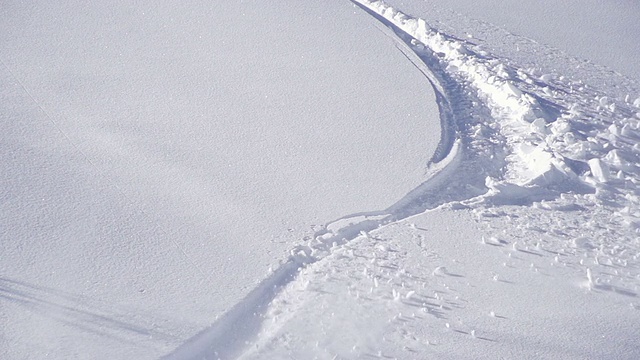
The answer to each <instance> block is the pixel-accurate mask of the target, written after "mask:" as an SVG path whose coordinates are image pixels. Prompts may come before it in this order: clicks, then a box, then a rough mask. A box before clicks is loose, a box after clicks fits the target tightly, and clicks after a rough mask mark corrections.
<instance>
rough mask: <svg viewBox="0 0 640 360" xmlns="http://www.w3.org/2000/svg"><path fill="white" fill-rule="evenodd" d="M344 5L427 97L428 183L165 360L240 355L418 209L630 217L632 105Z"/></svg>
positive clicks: (396, 14) (303, 259) (317, 243)
mask: <svg viewBox="0 0 640 360" xmlns="http://www.w3.org/2000/svg"><path fill="white" fill-rule="evenodd" d="M352 2H353V3H354V4H355V5H357V6H358V7H360V8H361V9H363V10H364V11H365V12H367V13H368V14H370V15H371V16H372V17H373V18H375V19H376V20H377V21H379V22H381V23H382V24H384V25H385V26H388V27H389V28H391V29H392V31H393V32H394V33H395V34H396V35H397V39H398V45H397V47H398V49H399V50H400V51H402V52H403V53H404V55H405V56H406V58H407V59H408V60H409V61H411V62H412V63H413V64H414V65H415V66H416V67H417V68H418V69H419V70H420V71H422V73H423V74H424V75H425V76H426V77H427V78H428V79H429V81H430V83H431V85H432V87H433V89H434V91H435V94H436V101H437V103H438V108H439V112H440V119H441V127H442V130H441V140H440V143H439V145H438V147H437V150H436V151H435V153H434V154H433V157H432V158H431V160H430V162H429V164H428V169H427V174H426V180H425V181H424V182H423V183H422V184H421V185H419V186H418V187H416V188H415V189H414V190H412V191H410V192H409V193H408V194H406V195H405V196H404V197H403V198H401V199H399V200H398V201H397V202H396V203H395V204H393V205H392V206H390V207H389V208H387V209H385V210H381V211H371V212H361V213H356V214H351V215H347V216H344V217H341V218H339V219H336V220H334V221H331V222H328V223H327V224H325V226H324V227H323V229H322V230H320V231H318V232H316V234H315V236H314V237H313V238H312V239H311V240H309V241H307V242H305V243H303V244H301V245H298V246H297V247H295V248H294V249H292V250H291V255H290V257H289V259H288V260H287V261H286V262H284V263H283V264H282V265H281V266H280V267H279V268H278V269H277V270H275V271H274V272H273V273H272V274H271V275H270V276H269V277H267V278H266V279H265V280H264V281H263V282H262V283H260V284H259V285H258V287H257V288H256V289H254V290H253V291H252V292H251V293H250V294H249V295H248V296H247V297H246V298H245V299H244V300H242V301H241V302H240V303H238V304H236V306H234V307H233V308H232V309H231V310H230V311H229V312H227V313H226V314H225V315H224V316H222V317H221V318H220V319H219V320H218V321H217V322H215V323H214V324H213V325H212V326H211V327H209V328H208V329H205V330H204V331H202V332H201V333H200V334H198V335H197V336H195V337H194V338H192V339H190V340H188V341H187V342H185V343H184V344H183V345H182V346H180V347H179V348H178V349H176V350H175V351H174V352H172V353H171V354H169V355H167V356H166V357H165V359H209V358H212V359H217V358H222V359H228V358H234V357H237V356H239V355H241V354H242V353H243V350H244V349H246V348H247V347H248V346H251V344H252V342H253V341H254V340H255V337H256V336H258V333H259V331H260V328H261V321H262V315H263V314H264V313H265V311H266V309H268V307H269V305H270V302H271V301H272V300H273V299H274V298H275V297H276V296H277V295H278V292H279V291H280V290H281V289H282V288H283V287H284V286H286V285H287V284H288V283H290V282H291V281H292V280H293V279H295V278H296V276H297V273H298V272H299V271H300V270H301V269H302V268H304V267H305V266H306V265H308V264H311V263H314V262H317V261H318V260H320V259H323V258H325V257H326V256H327V255H329V254H331V253H332V249H334V248H336V247H337V246H340V245H342V244H345V243H347V242H349V241H350V240H352V239H354V238H356V237H358V236H359V235H361V234H366V233H367V232H369V231H371V230H374V229H377V228H379V227H381V226H384V225H386V224H389V223H392V222H395V221H398V220H401V219H404V218H407V217H409V216H412V215H415V214H418V213H421V212H424V211H425V210H428V209H434V208H437V207H441V206H449V207H452V208H459V207H477V206H489V207H490V206H500V205H516V206H520V205H530V204H532V203H534V202H540V201H554V200H556V199H561V198H562V197H563V196H565V195H566V194H580V195H581V196H584V197H585V199H591V200H592V201H593V202H595V203H597V202H599V201H600V202H602V201H606V200H611V199H612V197H616V198H618V199H623V200H620V202H619V203H628V204H629V206H628V207H627V208H626V209H627V213H625V214H626V215H624V216H627V217H628V215H629V214H628V213H629V212H633V211H635V210H631V209H638V208H639V206H640V194H638V193H637V191H636V190H635V189H636V188H637V186H636V184H637V183H638V182H640V177H639V176H638V173H639V172H640V171H639V169H638V168H637V165H635V164H636V163H637V162H638V161H637V160H638V153H639V150H640V148H639V147H638V145H637V140H638V139H640V109H638V108H639V107H640V99H639V100H636V101H635V102H636V103H637V104H636V103H633V101H632V100H631V99H626V100H625V101H624V102H620V101H615V100H612V99H609V98H608V97H606V96H605V95H604V94H602V93H599V92H598V91H597V90H595V89H591V88H588V87H586V86H584V85H583V84H581V83H580V82H577V81H573V80H570V79H566V78H564V77H562V76H557V75H552V74H537V73H536V71H535V69H522V68H518V67H517V66H516V65H513V64H511V63H510V62H509V60H508V59H499V58H497V57H495V56H493V55H492V54H490V53H488V52H486V51H484V50H482V49H479V48H477V47H474V45H473V44H470V43H467V42H465V41H464V40H461V39H457V38H455V37H452V36H448V35H446V34H443V33H441V32H439V31H438V30H436V29H434V28H432V27H430V26H429V25H428V24H427V23H426V21H425V20H423V19H420V18H414V17H411V16H409V15H406V14H404V13H402V12H400V11H398V10H396V9H394V8H392V7H391V6H389V5H387V4H386V3H384V2H383V1H368V0H352ZM603 134H604V135H603ZM591 200H590V201H591ZM632 215H633V216H634V219H635V218H636V217H635V216H636V215H639V216H640V214H635V213H634V214H632ZM621 216H622V215H621ZM629 216H630V215H629ZM629 221H630V223H631V224H632V225H633V224H636V225H637V224H638V223H640V222H637V223H636V222H634V221H635V220H629ZM636 225H633V226H636Z"/></svg>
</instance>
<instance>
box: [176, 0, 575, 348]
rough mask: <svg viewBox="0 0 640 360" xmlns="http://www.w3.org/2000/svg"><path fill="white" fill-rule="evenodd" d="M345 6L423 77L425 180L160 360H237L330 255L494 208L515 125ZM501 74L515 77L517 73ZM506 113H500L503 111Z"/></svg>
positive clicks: (330, 226)
mask: <svg viewBox="0 0 640 360" xmlns="http://www.w3.org/2000/svg"><path fill="white" fill-rule="evenodd" d="M350 1H351V2H352V3H353V4H354V5H356V6H358V7H359V8H360V9H362V10H363V11H365V12H366V13H367V14H369V15H370V16H371V17H373V18H374V19H375V20H377V21H378V22H379V23H381V24H383V25H384V26H386V27H388V28H389V29H391V31H392V32H393V34H394V36H395V39H396V40H397V42H398V44H397V46H396V47H397V48H398V50H399V51H401V52H402V53H403V54H404V56H405V57H406V58H407V60H409V61H411V62H412V63H413V65H414V66H415V67H416V68H418V69H419V70H420V71H421V72H422V73H423V74H424V75H425V77H426V78H427V79H428V80H429V82H430V84H431V87H432V88H433V91H434V93H435V97H436V102H437V105H438V109H439V116H440V122H441V138H440V141H439V144H438V146H437V148H436V150H435V152H434V154H433V155H432V158H431V159H430V161H429V163H428V165H427V174H426V180H425V181H424V182H423V183H422V184H420V185H419V186H417V187H416V188H415V189H413V190H411V191H410V192H408V193H407V194H406V195H405V196H404V197H402V198H401V199H399V200H398V201H397V202H396V203H395V204H393V205H392V206H390V207H389V208H387V209H384V210H380V211H369V212H360V213H355V214H350V215H347V216H343V217H341V218H339V219H336V220H333V221H330V222H328V223H326V224H325V225H324V227H323V229H322V230H320V231H318V232H316V233H315V234H314V236H313V238H312V239H311V240H309V241H308V242H307V243H305V244H302V245H298V246H296V247H295V248H294V249H292V250H291V255H290V256H289V258H288V259H287V260H286V261H285V262H284V263H283V264H282V265H281V266H280V267H279V268H278V269H277V270H275V271H274V272H273V273H271V274H270V275H269V276H268V277H267V278H265V279H264V280H263V281H262V282H261V283H260V284H259V285H258V286H257V287H256V288H255V289H254V290H253V291H251V292H250V293H249V294H248V295H247V296H246V297H245V298H244V299H243V300H241V301H240V302H239V303H237V304H236V305H235V306H234V307H232V308H231V309H230V310H229V311H228V312H226V313H225V314H224V315H223V316H222V317H220V319H218V320H217V321H216V322H215V323H214V324H212V325H211V326H210V327H209V328H207V329H205V330H203V331H202V332H200V333H199V334H197V335H196V336H194V337H193V338H191V339H188V340H187V341H186V342H185V343H183V344H182V345H181V346H180V347H178V348H177V349H176V350H175V351H173V352H172V353H170V354H169V355H167V356H166V357H164V359H210V358H211V359H218V358H220V359H229V358H237V357H239V356H241V355H242V354H243V352H244V350H245V349H247V348H248V347H250V346H251V345H252V343H254V342H255V339H256V337H257V336H259V332H260V329H261V325H262V319H263V318H264V314H265V312H266V310H267V309H268V308H269V305H270V303H271V301H272V300H273V299H274V298H275V297H276V296H278V294H279V293H280V291H281V290H282V289H283V288H284V287H285V286H287V284H289V283H290V282H292V281H293V280H295V279H296V278H297V274H298V272H300V271H301V270H302V269H303V268H304V267H306V266H308V265H310V264H313V263H315V262H317V261H320V260H322V259H323V258H325V257H326V256H327V255H329V254H331V253H332V248H333V247H335V246H339V245H343V244H345V243H347V242H349V241H351V240H353V239H355V238H357V237H358V236H360V235H362V234H365V235H366V233H367V232H369V231H372V230H375V229H377V228H380V227H382V226H384V225H387V224H390V223H393V222H396V221H399V220H402V219H405V218H408V217H410V216H413V215H416V214H419V213H422V212H424V211H426V210H429V209H435V208H438V207H442V206H449V207H452V208H460V207H467V204H469V203H477V202H478V201H485V200H487V199H489V200H488V204H489V205H490V204H491V202H492V201H495V200H491V199H490V198H488V197H487V194H489V195H491V194H490V193H491V191H492V190H495V188H493V189H492V188H490V187H489V186H488V185H487V183H486V179H487V178H494V179H498V180H502V179H504V176H505V171H506V170H505V169H506V168H507V165H508V161H509V160H508V155H509V151H510V146H511V144H509V137H512V138H513V137H514V135H513V134H514V132H516V131H518V130H519V129H518V128H515V130H513V129H510V128H509V126H512V124H513V121H512V119H506V120H507V121H506V122H505V121H504V120H505V119H498V118H494V117H495V113H496V108H500V106H501V104H497V105H496V104H495V103H493V102H492V101H491V99H487V97H486V96H485V97H483V96H481V95H480V93H479V91H478V85H477V84H475V85H473V84H472V81H471V80H468V79H465V78H462V77H460V76H456V75H455V74H454V72H455V70H450V69H449V66H450V65H451V63H450V62H449V61H448V60H447V58H446V54H443V53H440V52H438V51H437V50H435V49H433V48H430V47H429V46H428V45H427V44H425V43H423V42H421V41H420V40H419V39H417V38H416V37H414V36H413V35H412V34H411V33H410V32H408V31H405V30H403V29H402V28H401V27H400V26H399V25H397V24H396V23H394V21H391V20H389V19H387V18H386V17H385V16H383V15H381V14H380V13H378V12H376V11H375V10H374V9H372V8H371V7H369V6H368V5H366V4H365V3H366V1H363V2H360V0H350ZM383 12H384V11H383ZM400 14H402V13H400ZM429 29H430V31H431V32H432V33H435V34H437V35H436V36H439V37H441V38H443V39H445V41H449V42H453V43H455V44H458V45H462V46H464V45H466V44H468V43H467V42H466V41H464V40H461V39H458V38H456V37H453V36H448V35H446V34H443V33H441V32H439V31H437V30H436V29H433V28H429ZM465 51H467V52H468V56H469V58H471V59H474V61H475V60H477V61H479V62H480V63H481V64H485V63H487V62H489V61H494V60H497V59H495V58H492V57H491V55H488V54H478V53H475V52H473V51H470V50H468V49H465ZM507 67H508V66H507ZM507 71H509V72H514V71H515V69H507ZM489 85H493V84H489ZM507 85H508V86H512V85H513V84H511V85H510V84H507ZM474 86H475V87H474ZM509 89H510V88H509ZM520 90H522V89H520ZM507 93H508V91H507ZM522 93H525V94H526V95H530V97H532V98H535V99H536V100H537V102H536V101H534V102H533V104H534V106H533V110H532V112H535V113H536V114H537V115H539V116H541V117H544V118H545V120H546V121H547V122H548V123H550V122H553V121H555V119H556V118H557V117H558V116H559V115H560V113H561V112H563V111H565V110H566V109H561V108H556V107H554V105H555V104H553V103H551V102H547V101H546V100H544V99H542V98H540V97H538V96H536V95H535V93H531V94H529V93H527V92H526V91H524V90H522ZM508 106H509V105H506V107H507V109H508ZM498 110H501V109H498ZM497 112H499V111H497ZM501 120H502V121H503V123H504V124H506V125H505V126H504V127H501V126H500V125H501V124H500V121H501ZM516 120H519V119H516ZM486 122H491V123H492V126H484V125H485V123H486ZM495 124H497V125H495ZM478 129H481V130H482V136H476V135H474V134H475V133H477V132H478V131H479V130H478ZM510 131H511V132H510ZM516 135H518V134H517V133H516ZM579 165H580V164H579ZM582 165H584V164H582ZM561 181H565V180H564V179H562V180H561ZM506 186H512V187H515V188H516V190H518V191H521V192H522V194H523V195H522V199H525V200H521V199H517V201H522V203H523V204H524V203H526V202H531V201H534V200H537V199H539V198H548V197H552V198H553V197H557V196H559V195H560V193H561V191H557V192H553V191H552V192H545V193H537V192H536V191H537V190H536V189H534V190H533V191H530V190H531V189H529V188H526V187H523V186H520V185H511V184H509V183H508V182H507V183H506ZM552 186H553V184H552ZM585 191H588V189H587V190H585ZM498 200H500V199H498ZM496 203H497V202H496ZM517 204H519V203H517Z"/></svg>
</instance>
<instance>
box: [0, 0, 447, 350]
mask: <svg viewBox="0 0 640 360" xmlns="http://www.w3.org/2000/svg"><path fill="white" fill-rule="evenodd" d="M2 12H3V15H2V18H3V21H2V22H0V34H2V35H1V36H0V40H1V45H0V46H1V47H2V50H1V51H0V53H2V56H1V60H2V64H1V65H0V76H1V77H2V80H1V82H0V84H2V86H1V87H0V89H1V90H0V91H1V92H2V111H1V114H2V123H3V124H4V126H3V133H2V154H3V155H2V158H3V161H2V169H1V170H0V174H2V175H1V178H2V205H1V206H2V216H1V219H0V229H2V230H1V235H0V246H1V250H0V253H1V254H2V255H1V257H2V261H0V274H1V276H2V300H1V305H0V313H1V314H2V315H1V317H2V321H0V329H2V330H0V334H1V335H0V338H2V339H3V340H2V341H3V345H2V346H0V358H3V359H13V358H22V357H24V356H25V354H28V356H30V357H32V358H44V357H46V356H49V357H50V358H60V359H62V358H64V359H69V358H94V359H99V358H104V359H118V358H137V359H144V358H157V357H159V356H161V355H163V354H165V353H168V352H169V351H171V350H172V349H173V348H175V347H177V346H178V345H179V344H181V343H182V342H183V341H185V340H186V339H188V338H190V337H191V336H193V335H195V334H197V333H198V332H199V331H200V330H201V329H202V328H204V327H206V326H208V325H210V324H211V323H213V322H214V321H215V320H216V318H217V317H219V316H221V315H223V314H224V313H225V312H226V311H227V310H228V309H230V308H232V307H233V305H234V304H235V303H237V302H238V301H239V300H241V299H242V298H244V297H245V296H246V295H247V294H248V293H249V292H250V291H251V290H252V289H253V288H254V286H256V284H257V283H258V282H259V281H261V280H263V279H264V278H265V277H266V276H267V275H268V273H267V269H268V268H269V267H275V266H277V264H278V262H279V261H280V260H281V259H283V258H286V254H287V253H288V251H289V250H290V249H291V248H292V247H293V246H294V245H297V244H298V243H299V242H300V241H301V239H303V238H304V237H305V236H311V235H313V233H314V232H315V230H314V228H316V227H318V226H320V225H321V224H323V223H324V222H327V221H329V220H331V219H334V218H338V217H341V216H343V215H346V214H350V213H354V212H357V211H361V210H362V209H384V208H386V207H387V206H389V205H390V204H392V203H393V202H394V201H395V200H396V199H397V198H399V197H401V196H402V195H404V194H405V193H406V192H408V191H409V190H411V189H412V188H413V187H415V186H417V185H418V184H420V183H421V182H422V180H423V173H424V167H425V164H426V163H427V161H428V160H429V158H430V156H431V152H432V151H433V148H435V146H436V145H437V142H438V138H439V127H438V123H439V119H438V117H437V109H436V108H435V104H434V101H433V100H432V99H431V97H432V94H431V93H429V91H424V89H425V87H427V89H428V82H427V81H426V79H425V78H424V77H423V75H422V74H421V73H420V72H419V71H418V70H417V69H415V68H414V66H413V65H412V64H410V63H407V62H406V61H405V60H404V56H403V55H402V54H401V53H400V52H398V51H397V50H396V49H395V48H394V47H393V42H392V40H391V39H390V38H389V35H388V34H385V33H384V32H379V31H376V30H375V28H373V29H374V31H375V34H374V35H373V36H372V35H371V33H370V30H371V29H370V28H367V30H366V31H363V30H362V29H363V24H370V23H369V22H368V21H369V19H368V16H366V15H365V14H362V13H361V12H356V11H355V9H354V8H353V7H352V5H351V4H350V3H348V2H347V3H345V2H343V1H334V2H332V3H323V4H315V5H313V4H312V5H306V6H287V5H286V4H268V3H264V2H259V1H254V2H244V3H242V4H234V3H229V4H219V5H216V4H212V3H208V2H171V3H163V4H152V5H150V4H145V3H136V4H128V3H126V4H125V3H122V4H118V3H95V4H86V3H79V2H78V3H74V2H46V3H19V2H18V3H11V4H6V5H3V6H2ZM344 34H349V36H344ZM379 43H384V44H387V45H388V46H379ZM396 64H402V65H401V66H397V65H396ZM398 83H401V84H402V86H397V84H398ZM388 143H393V144H396V146H387V144H388ZM390 159H402V161H395V160H394V161H389V160H390ZM59 292H63V293H62V294H61V293H59Z"/></svg>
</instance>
